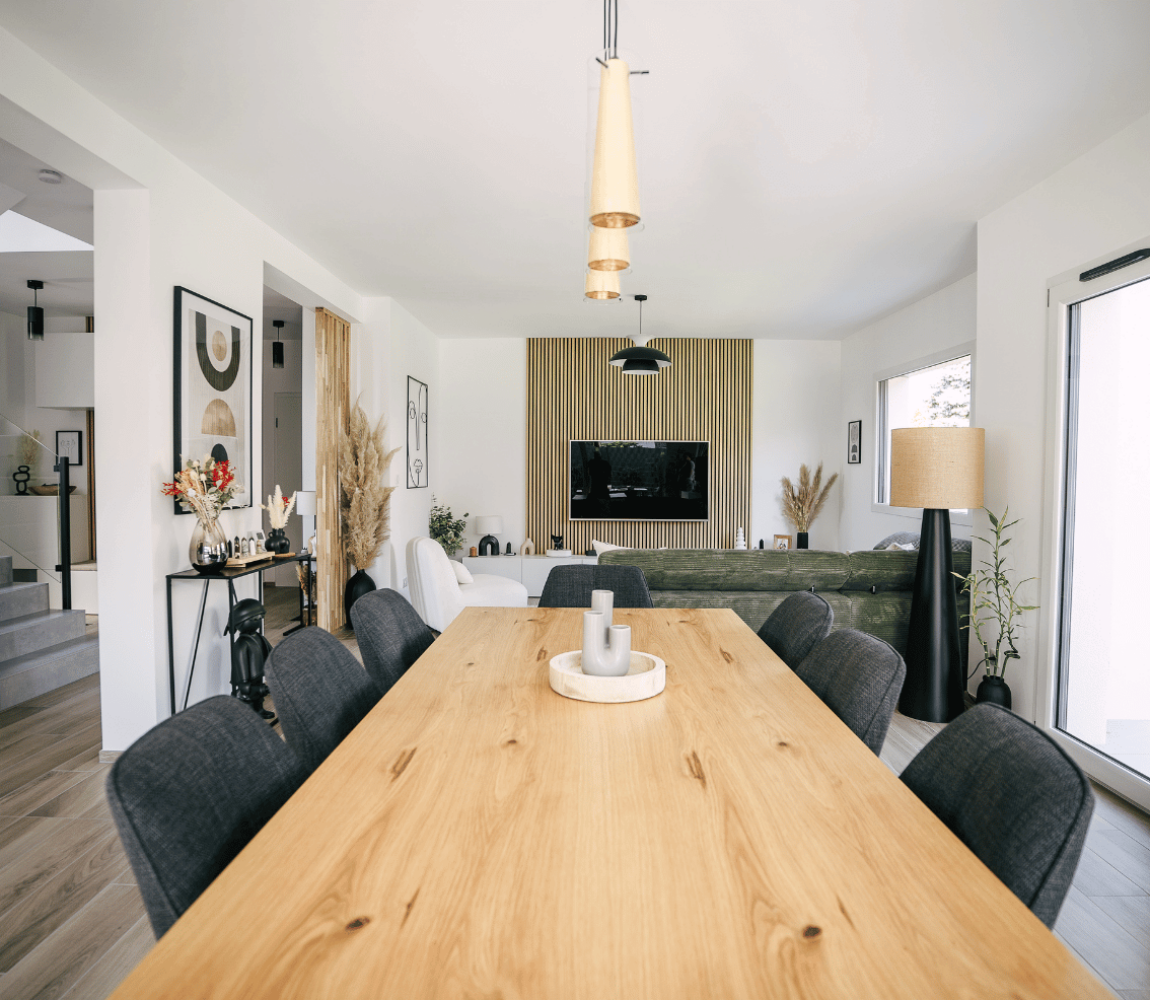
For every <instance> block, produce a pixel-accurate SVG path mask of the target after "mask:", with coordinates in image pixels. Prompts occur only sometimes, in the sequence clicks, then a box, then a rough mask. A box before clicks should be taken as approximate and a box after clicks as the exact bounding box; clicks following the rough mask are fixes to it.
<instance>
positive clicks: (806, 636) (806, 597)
mask: <svg viewBox="0 0 1150 1000" xmlns="http://www.w3.org/2000/svg"><path fill="white" fill-rule="evenodd" d="M834 620H835V613H834V611H832V610H831V606H830V605H829V604H827V602H826V601H825V600H824V599H823V598H821V597H819V595H818V594H813V593H811V592H810V591H809V590H799V591H796V592H795V593H793V594H791V596H790V597H788V598H787V599H786V600H785V601H783V603H782V604H780V605H779V606H778V607H777V608H775V610H774V611H772V612H771V617H770V618H768V619H767V620H766V621H765V622H763V627H762V628H760V629H759V638H760V639H762V640H763V642H765V643H766V644H767V645H768V646H770V647H771V649H772V650H774V651H775V653H776V654H778V657H779V659H781V660H782V661H783V662H784V663H785V664H786V665H787V666H788V667H790V668H791V669H792V670H794V669H795V667H797V666H798V665H799V664H800V663H802V662H803V660H804V659H805V658H806V655H807V654H808V653H809V652H810V651H811V650H812V649H814V648H815V644H816V643H818V642H821V641H822V640H823V639H825V638H826V637H827V636H828V635H829V634H830V631H831V625H833V624H834Z"/></svg>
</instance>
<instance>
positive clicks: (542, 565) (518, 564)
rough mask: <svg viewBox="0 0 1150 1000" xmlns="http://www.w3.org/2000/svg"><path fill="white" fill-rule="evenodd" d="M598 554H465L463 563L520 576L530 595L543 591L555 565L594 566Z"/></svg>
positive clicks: (479, 570)
mask: <svg viewBox="0 0 1150 1000" xmlns="http://www.w3.org/2000/svg"><path fill="white" fill-rule="evenodd" d="M598 561H599V559H598V557H597V556H561V557H557V556H464V557H463V565H464V566H466V567H467V568H468V569H469V570H470V571H471V572H472V573H491V574H493V575H496V576H506V577H508V578H509V579H511V580H518V581H519V582H520V583H522V584H523V585H524V586H525V587H526V588H527V596H528V597H538V596H539V595H540V594H542V593H543V585H544V584H545V583H546V582H547V575H548V574H549V573H550V572H551V570H552V569H553V568H554V567H555V566H594V565H595V563H597V562H598Z"/></svg>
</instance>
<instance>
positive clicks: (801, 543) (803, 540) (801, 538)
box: [795, 531, 807, 549]
mask: <svg viewBox="0 0 1150 1000" xmlns="http://www.w3.org/2000/svg"><path fill="white" fill-rule="evenodd" d="M795 540H796V541H797V543H798V544H797V545H796V546H795V548H797V549H805V548H806V547H807V533H806V532H805V531H800V532H799V533H798V535H796V536H795Z"/></svg>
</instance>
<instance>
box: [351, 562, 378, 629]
mask: <svg viewBox="0 0 1150 1000" xmlns="http://www.w3.org/2000/svg"><path fill="white" fill-rule="evenodd" d="M375 589H376V587H375V581H374V580H373V579H372V578H371V577H370V576H368V575H367V572H366V571H365V570H362V569H357V570H356V571H355V573H354V574H353V575H352V577H351V579H350V580H348V581H347V586H346V587H344V588H343V614H344V619H345V621H346V622H347V624H348V625H350V624H351V606H352V605H353V604H354V603H355V602H356V601H358V600H359V599H360V598H361V597H363V595H364V594H370V593H371V592H372V591H373V590H375Z"/></svg>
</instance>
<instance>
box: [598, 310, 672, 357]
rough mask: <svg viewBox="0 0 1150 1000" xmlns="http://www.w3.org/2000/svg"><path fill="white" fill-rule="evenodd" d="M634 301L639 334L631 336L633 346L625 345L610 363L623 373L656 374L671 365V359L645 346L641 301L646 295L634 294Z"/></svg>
mask: <svg viewBox="0 0 1150 1000" xmlns="http://www.w3.org/2000/svg"><path fill="white" fill-rule="evenodd" d="M635 301H636V302H638V303H639V336H637V337H632V338H631V339H632V340H634V341H635V346H634V347H625V348H623V350H621V351H618V352H617V353H616V354H614V355H613V356H612V358H611V364H613V365H615V366H616V367H617V368H622V369H623V374H624V375H658V374H659V372H660V371H661V370H662V369H664V368H670V367H671V359H670V358H669V357H667V355H665V354H664V353H663V352H662V351H656V350H655V348H653V347H648V346H647V338H646V337H644V336H643V303H644V302H646V301H647V296H646V295H636V296H635Z"/></svg>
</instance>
